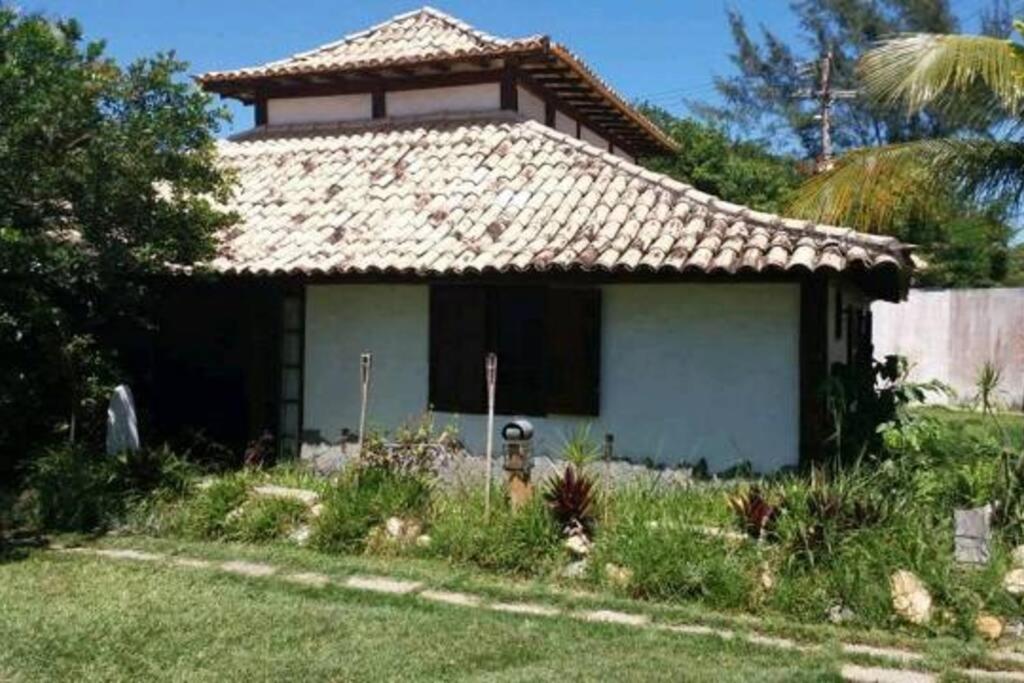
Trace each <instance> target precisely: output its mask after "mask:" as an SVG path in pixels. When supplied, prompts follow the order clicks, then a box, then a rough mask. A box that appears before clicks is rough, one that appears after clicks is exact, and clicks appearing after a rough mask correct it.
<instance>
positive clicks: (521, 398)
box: [488, 287, 546, 415]
mask: <svg viewBox="0 0 1024 683" xmlns="http://www.w3.org/2000/svg"><path fill="white" fill-rule="evenodd" d="M544 294H545V292H544V290H543V289H541V288H536V287H495V288H493V289H491V290H490V291H489V297H490V302H489V303H490V305H489V306H488V311H489V314H490V317H491V324H490V328H491V334H490V337H489V339H490V344H489V346H490V348H489V349H488V350H490V351H494V352H495V353H497V354H498V392H497V396H496V401H495V410H496V411H497V412H498V413H500V414H502V415H517V414H521V415H544V413H545V405H544V388H545V387H544V385H545V379H544V367H545V364H546V363H545V357H544V356H545V349H544V342H545V326H544V315H545V305H544V300H545V296H544Z"/></svg>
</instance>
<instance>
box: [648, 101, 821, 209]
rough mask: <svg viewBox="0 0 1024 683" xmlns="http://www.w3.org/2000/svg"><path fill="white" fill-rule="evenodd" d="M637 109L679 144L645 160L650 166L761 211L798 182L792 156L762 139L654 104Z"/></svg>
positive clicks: (777, 205)
mask: <svg viewBox="0 0 1024 683" xmlns="http://www.w3.org/2000/svg"><path fill="white" fill-rule="evenodd" d="M640 109H641V110H642V111H643V112H644V114H645V115H646V116H647V117H648V118H650V119H651V120H652V121H653V122H655V123H656V124H658V126H659V127H661V129H662V130H664V131H665V132H666V133H668V134H669V135H670V136H671V137H672V139H673V140H675V141H676V142H678V143H679V151H678V152H677V153H676V154H674V155H672V156H665V157H656V158H651V159H648V160H646V162H645V163H646V165H647V166H648V167H649V168H650V169H651V170H653V171H658V172H659V173H665V174H667V175H670V176H672V177H674V178H676V179H678V180H681V181H683V182H686V183H689V184H691V185H693V186H694V187H696V188H697V189H698V190H701V191H702V192H707V193H709V194H713V195H715V196H717V197H721V198H722V199H725V200H726V201H730V202H735V203H737V204H743V205H745V206H750V207H752V208H755V209H759V210H761V211H776V212H777V211H779V210H781V209H782V208H783V207H784V206H785V204H786V201H787V200H788V198H789V196H790V193H791V192H792V190H793V189H794V188H796V187H797V186H798V185H799V184H800V181H801V179H802V177H801V175H800V173H799V172H798V168H797V164H796V161H795V160H794V159H792V158H790V157H786V156H780V155H776V154H773V153H772V152H770V151H769V150H768V149H767V148H766V147H765V145H763V144H760V143H757V142H751V141H735V140H732V139H730V137H729V135H728V134H727V133H726V132H725V130H723V129H722V128H720V127H717V126H714V125H712V124H710V123H706V122H703V121H698V120H696V119H691V118H678V117H675V116H673V115H672V114H670V113H668V112H667V111H665V110H664V109H660V108H657V107H652V106H649V105H641V106H640Z"/></svg>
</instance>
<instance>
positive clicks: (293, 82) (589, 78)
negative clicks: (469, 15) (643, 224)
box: [197, 7, 676, 155]
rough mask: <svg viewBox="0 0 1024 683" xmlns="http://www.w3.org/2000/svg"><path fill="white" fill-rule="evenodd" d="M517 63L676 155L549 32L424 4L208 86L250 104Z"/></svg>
mask: <svg viewBox="0 0 1024 683" xmlns="http://www.w3.org/2000/svg"><path fill="white" fill-rule="evenodd" d="M509 64H515V66H516V69H517V74H518V77H519V78H520V79H521V80H522V81H524V85H530V86H532V87H533V88H535V89H537V90H544V91H545V92H547V93H549V94H550V95H551V96H553V97H557V98H558V99H559V101H560V102H563V103H564V104H566V105H567V106H569V107H572V108H573V109H574V110H575V111H579V112H580V113H582V114H584V115H586V117H588V118H589V119H591V120H593V121H595V122H596V123H598V124H599V125H601V127H602V128H604V129H605V130H607V131H608V132H610V133H612V134H614V136H615V137H616V138H618V139H620V140H624V141H626V142H628V143H629V145H630V146H631V147H632V148H633V150H634V151H635V153H638V154H641V155H656V154H663V153H666V152H672V151H674V150H675V149H676V144H675V143H674V142H673V141H672V140H671V139H670V138H669V137H668V136H667V135H666V134H665V133H664V132H662V131H661V130H660V129H659V128H658V127H657V126H655V125H654V124H653V123H652V122H651V121H650V120H648V119H647V118H646V117H645V116H643V115H642V114H641V113H640V112H639V111H637V110H636V109H635V108H633V107H632V106H630V105H629V104H627V103H626V101H625V100H624V99H623V98H622V97H621V96H620V95H619V94H618V93H616V92H615V91H614V90H613V89H612V88H611V87H610V86H608V84H606V83H605V82H604V81H602V80H601V79H600V78H599V77H598V76H597V75H596V74H595V73H594V72H593V71H592V70H591V69H590V68H589V67H588V66H587V65H586V64H584V62H583V61H582V60H581V59H579V58H578V57H577V56H576V55H574V54H573V53H572V52H571V51H569V50H568V49H567V48H565V47H563V46H561V45H559V44H558V43H556V42H554V41H552V40H551V39H550V38H549V37H548V36H544V35H535V36H528V37H525V38H501V37H498V36H493V35H491V34H488V33H485V32H483V31H480V30H478V29H476V28H474V27H472V26H469V25H468V24H466V23H465V22H463V21H460V20H459V19H456V18H455V17H452V16H450V15H448V14H446V13H444V12H441V11H440V10H437V9H434V8H432V7H423V8H421V9H419V10H416V11H413V12H408V13H405V14H400V15H398V16H396V17H393V18H391V19H389V20H388V21H385V22H383V23H381V24H377V25H376V26H373V27H371V28H369V29H367V30H364V31H360V32H358V33H352V34H349V35H347V36H345V37H344V38H342V39H340V40H338V41H335V42H332V43H328V44H326V45H323V46H321V47H318V48H316V49H313V50H310V51H307V52H301V53H298V54H295V55H292V56H290V57H287V58H285V59H280V60H276V61H273V62H268V63H266V64H262V65H258V66H251V67H245V68H241V69H234V70H231V71H212V72H209V73H206V74H203V75H201V76H199V77H198V78H197V80H198V82H199V83H200V84H201V85H202V86H203V88H204V89H206V90H208V91H210V92H216V93H219V94H221V95H224V96H226V97H234V98H237V99H240V100H242V101H245V102H255V101H257V100H259V99H260V97H261V96H266V93H268V92H280V91H282V89H287V88H291V89H299V88H301V87H302V86H303V85H305V86H315V87H316V88H317V89H318V92H329V91H330V89H331V88H332V87H336V88H338V89H346V88H347V89H349V91H350V90H351V89H352V88H358V87H362V86H365V85H367V84H372V83H373V82H374V81H375V80H380V79H387V78H402V79H415V78H425V77H432V78H435V79H439V78H443V77H444V75H445V74H458V73H471V72H473V71H487V70H495V69H500V68H503V67H505V66H508V65H509Z"/></svg>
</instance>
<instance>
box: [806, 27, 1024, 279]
mask: <svg viewBox="0 0 1024 683" xmlns="http://www.w3.org/2000/svg"><path fill="white" fill-rule="evenodd" d="M1018 27H1024V25H1018ZM860 74H861V79H862V82H863V85H864V90H865V92H866V93H867V95H868V96H869V97H871V98H872V100H873V101H875V102H878V103H879V104H881V105H885V106H889V107H890V108H893V109H896V110H900V111H904V112H905V113H906V114H908V115H910V116H913V115H915V114H917V113H918V112H920V111H922V110H924V109H926V108H932V109H933V110H936V111H942V112H950V113H951V114H953V115H955V116H957V117H959V118H961V119H962V120H967V121H972V122H974V128H973V130H963V131H960V132H959V133H958V134H956V135H950V136H947V137H943V138H936V139H928V140H917V141H911V142H904V143H899V144H891V145H883V146H881V147H866V148H862V149H857V150H853V151H851V152H849V153H848V154H846V155H845V156H844V157H843V158H841V159H840V160H839V162H838V163H837V164H836V165H835V167H834V168H833V169H832V170H831V171H829V172H827V173H823V174H820V175H818V176H816V177H814V178H812V179H811V180H809V181H808V182H807V183H806V184H805V185H804V186H803V187H802V188H801V190H800V191H799V193H798V194H797V195H796V197H795V199H794V202H793V205H792V207H793V209H794V210H795V211H797V212H799V213H801V214H802V215H806V216H810V217H813V218H817V219H819V220H825V221H829V222H843V223H847V224H850V225H853V226H855V227H859V228H861V229H879V228H880V229H888V230H892V229H893V227H898V226H899V225H900V223H901V222H903V221H905V220H906V218H907V216H908V215H910V216H915V215H916V216H921V217H922V218H921V220H919V221H918V223H919V224H921V223H928V222H931V223H932V224H938V223H940V222H942V221H943V219H947V222H949V223H950V224H951V225H956V224H957V222H959V225H960V227H962V228H963V227H967V228H970V225H971V221H970V220H968V221H966V223H965V219H975V220H976V219H978V218H981V219H982V224H983V223H984V222H985V220H984V219H986V217H987V219H988V222H989V223H990V224H991V223H1004V221H1002V220H998V219H997V220H993V218H995V217H996V215H997V214H999V213H1004V214H1005V213H1008V212H1013V211H1015V210H1018V209H1019V208H1020V204H1021V197H1022V196H1024V141H1022V139H1021V136H1020V132H1021V130H1022V118H1021V113H1022V112H1021V102H1022V93H1024V85H1022V84H1024V49H1022V48H1021V47H1020V46H1019V45H1018V44H1016V43H1014V42H1011V41H1009V40H1004V39H998V38H992V37H986V36H947V35H904V36H896V37H893V38H891V39H888V40H886V41H883V42H881V43H880V44H879V45H878V46H877V47H875V48H874V49H872V50H871V51H869V52H868V53H866V54H865V55H864V57H863V58H862V59H861V62H860ZM947 198H950V199H947ZM950 207H953V208H961V211H960V213H959V215H956V214H955V213H953V212H951V211H950ZM964 207H966V208H967V209H968V210H969V209H970V208H971V207H985V208H984V210H978V209H976V210H974V211H973V212H970V211H963V210H962V209H963V208H964ZM949 219H953V220H949ZM976 225H977V223H976ZM971 234H972V233H971V231H970V230H969V229H967V230H962V231H961V232H960V233H959V234H953V237H954V238H957V237H959V238H960V240H961V246H966V242H967V241H968V240H966V239H965V238H969V237H970V236H971ZM976 234H977V235H979V236H980V237H981V240H985V239H992V238H994V239H992V241H993V242H995V243H996V247H995V250H996V251H997V252H998V259H999V260H1000V261H1001V262H1002V264H1001V266H1000V268H1001V274H1002V276H1004V277H1005V276H1006V275H1007V273H1008V272H1009V269H1010V266H1011V260H1010V253H1009V247H1008V246H1007V245H1008V244H1009V241H1010V237H1011V236H1012V232H1011V231H1010V230H1009V229H1008V228H1003V229H1002V232H1001V234H1000V233H993V232H992V231H987V232H986V231H984V230H982V231H981V232H980V233H976ZM981 240H978V241H975V243H974V244H975V246H983V245H984V241H981ZM940 246H942V247H945V248H950V247H952V248H954V249H955V248H956V246H957V245H956V242H955V240H946V241H945V242H944V243H943V244H941V245H940ZM935 253H938V254H941V252H939V251H936V252H935ZM997 279H1002V278H997Z"/></svg>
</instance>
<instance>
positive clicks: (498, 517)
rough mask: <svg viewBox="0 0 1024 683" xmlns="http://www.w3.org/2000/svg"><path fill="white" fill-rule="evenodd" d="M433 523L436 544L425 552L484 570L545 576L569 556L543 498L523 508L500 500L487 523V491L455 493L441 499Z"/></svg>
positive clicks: (432, 539) (438, 498)
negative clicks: (563, 553)
mask: <svg viewBox="0 0 1024 683" xmlns="http://www.w3.org/2000/svg"><path fill="white" fill-rule="evenodd" d="M430 522H431V526H430V532H429V533H430V537H431V543H430V546H429V548H428V549H426V550H425V551H424V552H426V553H428V554H430V555H432V556H435V557H442V558H446V559H448V560H451V561H453V562H460V563H466V564H471V565H474V566H476V567H480V568H481V569H487V570H493V571H499V572H505V573H510V574H518V575H539V574H544V573H546V572H548V571H550V570H553V569H554V568H555V566H556V560H557V559H558V558H559V557H560V556H561V555H562V552H563V551H562V549H561V545H560V544H561V536H560V534H559V532H558V528H557V527H556V526H555V525H554V524H552V522H551V517H550V514H549V513H548V511H547V509H546V507H545V505H544V503H543V501H541V500H540V498H539V497H538V496H534V498H533V499H532V500H531V501H530V502H529V503H528V504H527V505H526V506H524V507H523V508H521V509H519V510H513V509H512V506H511V505H510V503H509V501H508V500H507V498H506V497H504V496H495V497H494V500H492V501H491V515H490V519H489V520H487V521H485V520H484V493H483V489H482V488H471V489H462V490H457V491H452V492H450V493H447V494H444V495H441V496H438V497H437V498H436V499H435V501H434V504H433V508H432V514H431V517H430Z"/></svg>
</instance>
